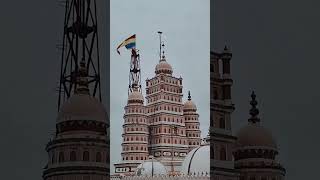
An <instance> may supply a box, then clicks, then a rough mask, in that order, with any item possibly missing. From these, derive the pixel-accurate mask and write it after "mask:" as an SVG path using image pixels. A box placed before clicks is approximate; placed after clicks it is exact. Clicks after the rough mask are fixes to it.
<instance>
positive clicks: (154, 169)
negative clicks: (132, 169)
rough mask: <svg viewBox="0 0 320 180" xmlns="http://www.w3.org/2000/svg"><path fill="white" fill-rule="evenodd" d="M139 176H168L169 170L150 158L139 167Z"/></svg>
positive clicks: (137, 172)
mask: <svg viewBox="0 0 320 180" xmlns="http://www.w3.org/2000/svg"><path fill="white" fill-rule="evenodd" d="M136 175H137V176H154V175H167V170H166V168H165V166H164V165H163V164H162V163H161V162H159V161H157V160H155V159H154V158H153V157H150V158H149V159H148V160H146V161H144V162H143V163H142V164H140V165H139V166H138V167H137V171H136Z"/></svg>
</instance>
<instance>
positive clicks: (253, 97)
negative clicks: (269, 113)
mask: <svg viewBox="0 0 320 180" xmlns="http://www.w3.org/2000/svg"><path fill="white" fill-rule="evenodd" d="M250 104H251V109H250V115H251V117H250V118H249V119H248V121H249V122H251V123H257V122H260V119H259V118H258V115H259V109H258V108H257V104H258V102H257V101H256V94H255V93H254V91H252V93H251V101H250Z"/></svg>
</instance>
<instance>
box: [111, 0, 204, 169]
mask: <svg viewBox="0 0 320 180" xmlns="http://www.w3.org/2000/svg"><path fill="white" fill-rule="evenodd" d="M110 5H111V6H110V7H111V14H110V15H111V20H110V28H111V29H110V31H111V36H110V40H111V41H110V55H111V61H110V67H111V71H110V75H111V77H110V78H111V82H110V83H111V84H110V86H111V89H110V95H111V102H110V103H111V109H110V111H111V114H110V117H111V118H110V121H111V164H112V165H111V173H113V172H114V166H113V164H114V163H117V162H119V161H120V159H121V156H120V152H121V142H122V138H121V134H122V124H123V112H124V111H123V108H124V106H125V105H126V103H127V97H128V95H127V92H128V75H129V61H130V51H127V50H126V49H125V48H123V49H121V50H120V51H121V56H119V55H118V54H117V52H116V47H117V46H118V45H119V44H120V43H121V42H122V41H123V40H124V39H126V38H127V37H129V36H131V35H132V34H136V36H137V48H138V49H139V50H140V59H141V69H142V70H141V71H142V87H143V94H144V95H145V80H146V78H152V77H153V76H154V75H155V73H154V69H155V66H156V64H157V63H158V62H159V54H158V53H159V37H158V34H157V31H162V32H163V41H164V42H165V45H166V46H165V54H166V57H167V62H168V63H170V64H171V66H172V67H173V75H174V76H176V77H180V76H181V77H182V78H183V86H184V87H183V93H184V97H183V101H185V100H186V98H187V91H188V90H190V91H191V96H192V100H193V101H194V102H195V103H196V105H197V107H198V113H199V114H200V118H199V119H200V123H201V126H200V128H201V130H202V136H205V135H207V133H208V126H209V124H210V122H209V111H210V107H209V101H210V99H209V96H210V94H209V89H210V88H209V77H210V70H209V57H210V56H209V50H210V27H209V22H210V16H209V15H210V11H209V0H201V1H198V0H174V1H172V0H162V1H150V0H134V1H132V0H111V4H110Z"/></svg>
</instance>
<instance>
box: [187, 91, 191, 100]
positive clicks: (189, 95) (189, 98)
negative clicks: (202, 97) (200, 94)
mask: <svg viewBox="0 0 320 180" xmlns="http://www.w3.org/2000/svg"><path fill="white" fill-rule="evenodd" d="M188 100H189V101H191V94H190V91H188Z"/></svg>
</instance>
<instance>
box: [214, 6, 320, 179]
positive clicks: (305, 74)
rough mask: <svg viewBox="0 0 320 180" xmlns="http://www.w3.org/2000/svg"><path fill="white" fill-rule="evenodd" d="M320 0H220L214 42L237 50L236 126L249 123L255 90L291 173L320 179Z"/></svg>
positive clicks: (290, 176)
mask: <svg viewBox="0 0 320 180" xmlns="http://www.w3.org/2000/svg"><path fill="white" fill-rule="evenodd" d="M319 7H320V2H319V1H312V0H307V1H292V0H291V1H289V0H286V1H277V0H269V1H253V0H242V1H231V0H216V1H215V3H214V4H213V8H212V9H211V11H214V12H213V15H214V16H213V19H212V20H213V21H211V23H213V25H212V27H213V36H212V37H211V41H212V42H214V48H215V49H216V50H221V49H222V48H223V46H224V45H225V44H227V45H229V46H231V50H232V53H233V59H232V76H233V79H234V86H233V88H232V90H233V101H234V103H235V106H236V110H235V112H234V115H233V123H234V130H235V132H236V131H237V130H238V129H239V128H240V127H242V126H243V125H245V124H246V123H247V119H248V117H249V114H248V112H249V108H250V105H249V98H250V93H251V90H256V94H257V98H258V102H259V105H258V106H259V108H260V112H261V113H260V117H261V120H262V123H263V125H264V126H265V127H267V128H268V129H270V130H271V131H272V132H273V135H274V136H275V138H276V139H277V142H278V145H279V148H280V160H281V161H282V163H283V164H284V166H285V168H286V169H287V176H286V179H289V180H301V179H317V178H318V176H319V175H318V167H319V162H318V161H319V159H320V155H319V150H320V146H319V143H318V140H317V137H318V136H319V125H320V123H319V120H318V119H319V113H318V112H319V110H318V108H319V103H318V102H319V101H320V96H319V92H320V86H319V79H318V77H319V65H320V63H319V50H318V49H319V41H320V35H319V32H320V26H319V23H318V21H319V19H320V12H319Z"/></svg>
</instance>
